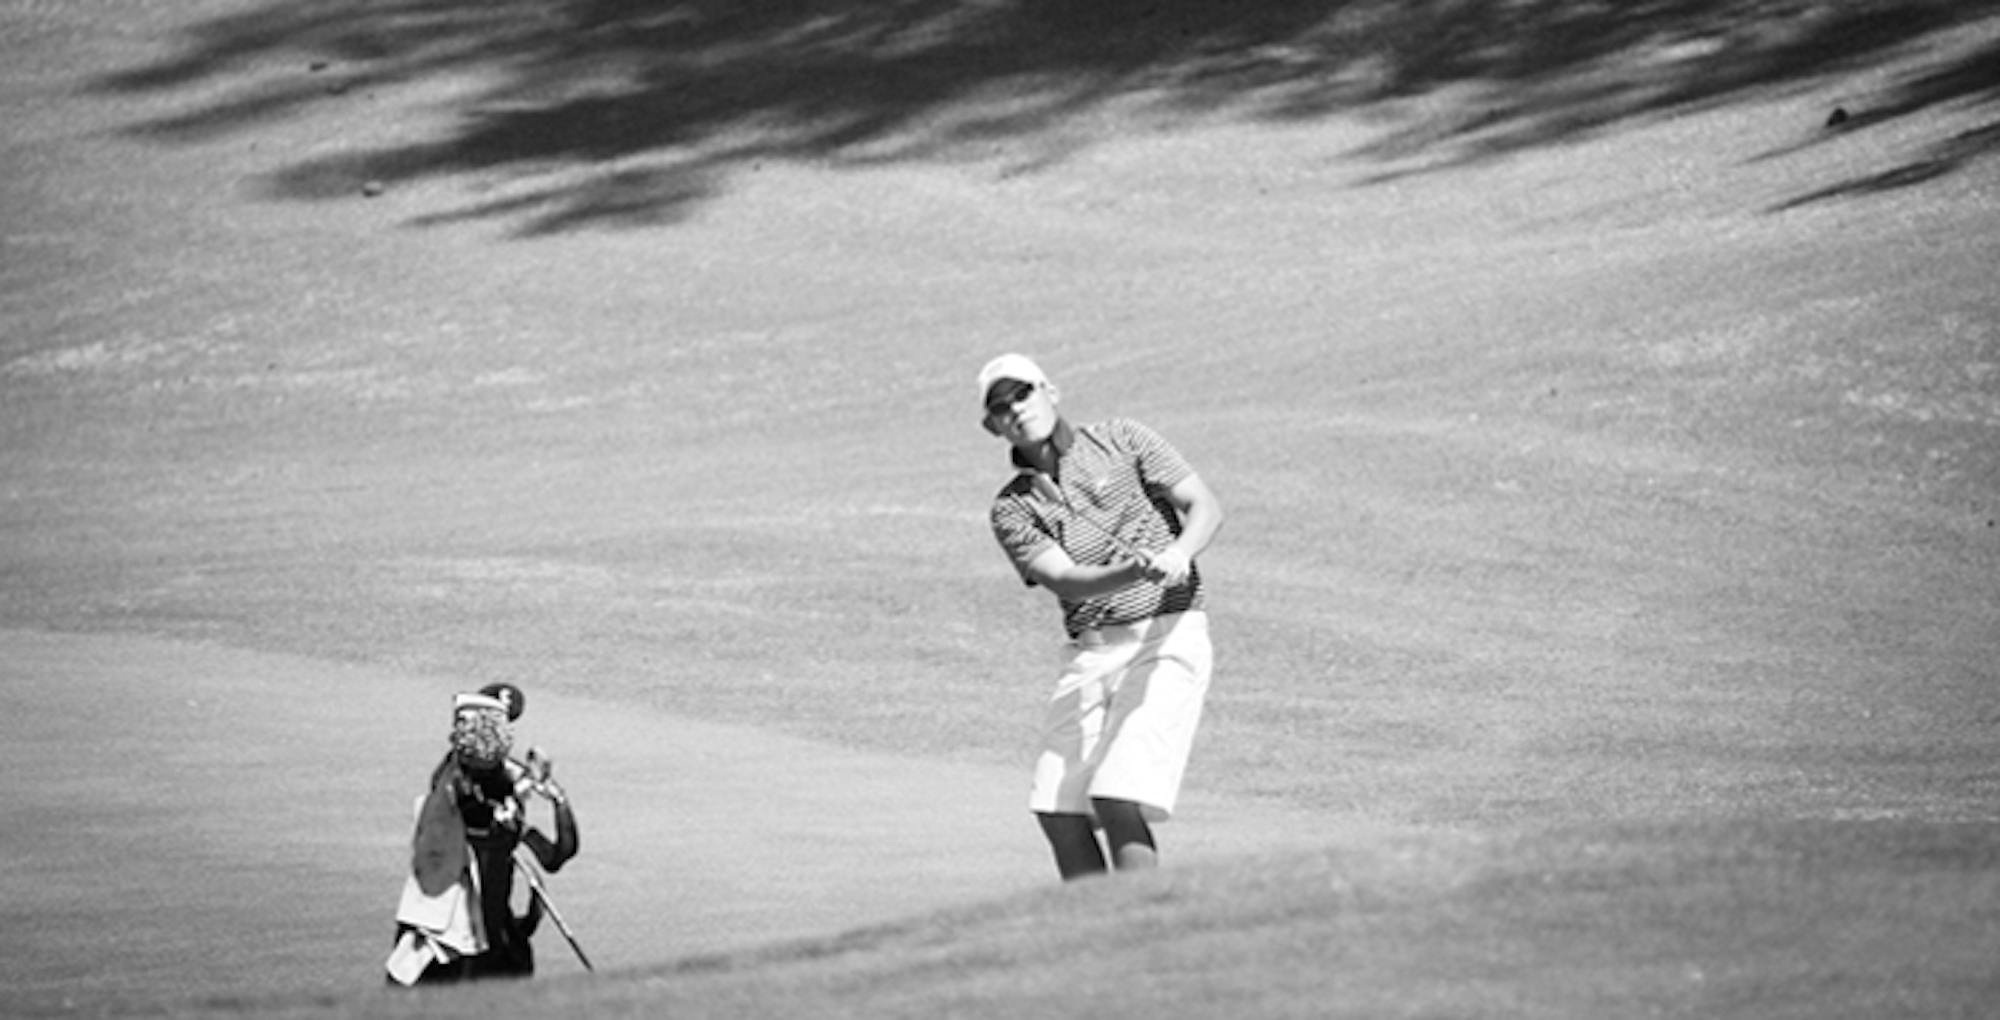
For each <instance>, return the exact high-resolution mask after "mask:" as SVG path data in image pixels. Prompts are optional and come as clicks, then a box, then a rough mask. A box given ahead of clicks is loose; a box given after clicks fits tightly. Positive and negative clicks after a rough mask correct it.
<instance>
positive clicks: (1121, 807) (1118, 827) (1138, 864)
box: [1091, 797, 1160, 871]
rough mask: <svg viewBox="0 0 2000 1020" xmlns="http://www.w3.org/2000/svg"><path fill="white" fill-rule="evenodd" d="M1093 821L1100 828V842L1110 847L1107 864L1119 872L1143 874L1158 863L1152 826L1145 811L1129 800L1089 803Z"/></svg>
mask: <svg viewBox="0 0 2000 1020" xmlns="http://www.w3.org/2000/svg"><path fill="white" fill-rule="evenodd" d="M1091 804H1092V806H1094V807H1096V808H1097V820H1098V821H1099V822H1101V823H1102V824H1103V825H1104V841H1105V842H1106V843H1109V844H1111V863H1112V865H1113V866H1114V867H1116V868H1117V869H1118V870H1119V871H1144V870H1145V869H1147V868H1156V867H1159V864H1160V853H1159V850H1158V848H1156V847H1155V846H1154V845H1153V827H1152V826H1151V825H1148V824H1147V823H1146V815H1145V812H1144V811H1143V810H1142V809H1141V808H1140V807H1139V805H1138V804H1136V803H1134V802H1132V801H1129V800H1110V799H1108V798H1103V797H1099V798H1096V799H1095V800H1092V801H1091Z"/></svg>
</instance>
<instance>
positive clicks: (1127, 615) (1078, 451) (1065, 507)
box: [990, 418, 1206, 637]
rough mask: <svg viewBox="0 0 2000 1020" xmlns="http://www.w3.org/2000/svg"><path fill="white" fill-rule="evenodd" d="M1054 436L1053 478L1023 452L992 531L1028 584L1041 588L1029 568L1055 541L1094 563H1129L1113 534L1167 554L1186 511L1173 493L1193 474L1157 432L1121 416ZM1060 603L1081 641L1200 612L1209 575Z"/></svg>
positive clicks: (996, 507) (997, 500)
mask: <svg viewBox="0 0 2000 1020" xmlns="http://www.w3.org/2000/svg"><path fill="white" fill-rule="evenodd" d="M1051 438H1052V440H1053V442H1054V444H1055V448H1056V453H1057V461H1056V464H1057V466H1056V473H1055V475H1054V477H1053V478H1049V479H1048V480H1047V481H1044V482H1039V483H1038V479H1042V478H1044V477H1046V476H1043V475H1041V473H1040V472H1038V471H1036V470H1035V469H1034V468H1032V467H1030V466H1029V465H1028V464H1027V462H1026V461H1024V460H1023V459H1022V458H1021V454H1020V451H1018V450H1016V451H1014V466H1015V468H1016V469H1018V471H1019V473H1018V474H1016V475H1015V476H1014V477H1013V479H1012V480H1010V481H1009V482H1008V483H1007V484H1006V486H1005V487H1003V488H1002V489H1001V490H1000V492H999V494H998V495H996V496H995V497H994V498H993V508H992V511H991V514H990V517H991V521H992V525H993V535H994V537H995V538H997V539H999V540H1000V547H1001V548H1002V549H1003V550H1005V551H1006V553H1007V557H1008V559H1009V560H1011V561H1012V562H1013V564H1014V569H1015V571H1017V572H1018V573H1020V575H1021V579H1022V580H1023V581H1025V582H1026V583H1028V584H1029V585H1031V586H1032V585H1033V584H1034V583H1035V582H1034V581H1033V580H1031V579H1029V577H1028V574H1027V570H1028V564H1029V563H1031V562H1033V561H1034V559H1035V557H1037V556H1040V555H1041V554H1042V553H1043V552H1046V551H1047V550H1048V548H1049V547H1050V546H1051V545H1060V546H1062V548H1063V550H1064V551H1065V552H1068V553H1069V557H1070V559H1072V560H1074V561H1076V562H1077V563H1079V564H1084V565H1094V564H1103V563H1110V562H1112V561H1113V560H1116V559H1120V558H1123V557H1122V556H1121V554H1120V553H1119V551H1118V546H1117V544H1116V543H1115V542H1113V541H1112V539H1111V538H1110V537H1108V535H1107V532H1108V533H1109V534H1111V535H1117V536H1118V537H1119V538H1121V539H1123V540H1124V541H1125V542H1126V543H1128V544H1130V545H1132V546H1134V547H1136V548H1139V549H1143V550H1145V551H1147V552H1158V551H1159V550H1161V549H1164V548H1166V546H1167V544H1168V543H1169V542H1172V541H1173V540H1174V538H1175V537H1176V536H1178V535H1179V534H1180V533H1181V519H1180V514H1179V513H1178V512H1177V511H1176V510H1175V509H1174V506H1173V503H1172V502H1170V501H1169V500H1168V498H1167V490H1168V489H1171V488H1173V486H1174V485H1176V484H1178V483H1179V482H1180V481H1181V480H1182V479H1184V478H1186V477H1188V476H1189V475H1191V474H1193V473H1194V469H1193V468H1192V467H1190V466H1188V462H1187V461H1186V460H1185V459H1183V458H1182V457H1181V455H1180V453H1179V451H1177V450H1175V449H1174V448H1173V446H1172V445H1171V444H1169V443H1168V442H1167V441H1166V440H1165V439H1162V438H1160V435H1159V433H1157V432H1154V431H1153V430H1152V429H1150V428H1147V427H1146V426H1144V425H1142V424H1140V423H1138V422H1136V421H1132V420H1131V419H1129V418H1113V419H1111V420H1109V421H1103V422H1098V423H1096V424H1093V425H1085V426H1083V427H1081V428H1073V427H1071V426H1070V424H1069V423H1068V422H1060V423H1058V424H1057V426H1056V431H1055V434H1054V436H1053V437H1051ZM1050 483H1053V484H1050ZM1057 601H1058V602H1059V603H1060V604H1061V606H1062V615H1063V630H1064V631H1065V632H1067V633H1068V634H1069V636H1070V637H1075V636H1077V635H1078V634H1079V633H1082V632H1083V631H1086V630H1090V629H1092V628H1094V627H1102V626H1110V625H1114V624H1122V623H1137V622H1139V621H1141V620H1147V619H1151V618H1152V617H1155V616H1161V615H1164V614H1167V613H1178V612H1184V611H1187V610H1193V609H1201V608H1203V607H1204V605H1205V602H1206V599H1205V595H1204V593H1203V589H1202V583H1201V571H1200V570H1199V569H1195V570H1191V571H1190V572H1189V574H1188V579H1187V581H1186V582H1185V583H1183V584H1181V585H1178V586H1176V587H1173V588H1163V587H1161V586H1160V585H1157V584H1152V583H1148V582H1140V583H1138V584H1131V585H1127V586H1125V587H1123V588H1120V589H1119V590H1117V591H1114V592H1110V593H1108V594H1104V595H1099V596H1096V597H1094V598H1088V599H1068V598H1062V597H1061V596H1058V597H1057Z"/></svg>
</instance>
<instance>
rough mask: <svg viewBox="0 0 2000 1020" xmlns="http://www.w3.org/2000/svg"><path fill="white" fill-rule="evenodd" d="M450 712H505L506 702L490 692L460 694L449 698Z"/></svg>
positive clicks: (503, 713)
mask: <svg viewBox="0 0 2000 1020" xmlns="http://www.w3.org/2000/svg"><path fill="white" fill-rule="evenodd" d="M451 710H452V712H453V713H454V714H455V713H458V712H499V713H500V714H502V715H505V714H506V713H507V703H506V702H504V701H501V700H500V699H499V698H496V697H494V696H492V695H491V694H460V695H458V696H457V697H455V698H453V699H451Z"/></svg>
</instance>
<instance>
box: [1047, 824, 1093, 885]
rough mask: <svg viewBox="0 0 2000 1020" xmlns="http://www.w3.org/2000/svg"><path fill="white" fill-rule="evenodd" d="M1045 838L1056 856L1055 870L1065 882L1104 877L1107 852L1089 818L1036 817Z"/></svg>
mask: <svg viewBox="0 0 2000 1020" xmlns="http://www.w3.org/2000/svg"><path fill="white" fill-rule="evenodd" d="M1035 818H1036V820H1038V821H1040V822H1041V823H1042V835H1044V836H1047V837H1048V839H1049V849H1051V850H1053V851H1055V854H1056V870H1057V871H1059V872H1061V873H1062V877H1063V881H1065V882H1067V881H1069V880H1070V879H1073V878H1082V877H1084V876H1085V875H1101V874H1103V873H1104V870H1105V869H1104V848H1103V847H1101V846H1099V845H1098V843H1097V830H1096V827H1095V826H1094V825H1093V824H1092V823H1091V820H1090V816H1089V815H1056V814H1037V815H1035Z"/></svg>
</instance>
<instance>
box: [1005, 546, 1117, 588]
mask: <svg viewBox="0 0 2000 1020" xmlns="http://www.w3.org/2000/svg"><path fill="white" fill-rule="evenodd" d="M1028 577H1029V578H1030V579H1031V580H1033V581H1034V582H1035V583H1036V584H1039V585H1041V586H1042V587H1044V588H1047V589H1048V590H1050V591H1052V592H1055V593H1056V594H1057V595H1060V596H1062V597H1063V598H1066V599H1086V598H1090V597H1091V596H1093V595H1103V594H1107V593H1109V592H1114V591H1117V590H1118V589H1120V588H1123V587H1125V586H1127V585H1133V584H1138V583H1140V582H1142V581H1144V580H1145V579H1146V573H1145V571H1144V570H1142V569H1141V568H1140V566H1139V564H1137V563H1134V562H1133V561H1131V560H1118V561H1117V562H1114V563H1105V564H1101V565H1100V564H1082V563H1078V562H1076V561H1075V560H1072V559H1070V558H1069V553H1068V552H1065V551H1064V550H1063V548H1062V547H1061V546H1051V547H1049V548H1048V549H1046V550H1043V552H1042V554H1041V555H1040V556H1037V557H1035V558H1034V559H1033V560H1032V561H1030V562H1029V563H1028Z"/></svg>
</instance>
